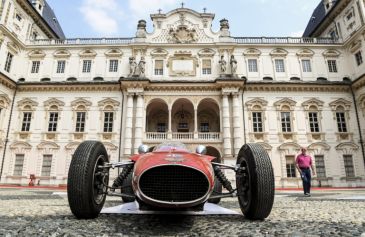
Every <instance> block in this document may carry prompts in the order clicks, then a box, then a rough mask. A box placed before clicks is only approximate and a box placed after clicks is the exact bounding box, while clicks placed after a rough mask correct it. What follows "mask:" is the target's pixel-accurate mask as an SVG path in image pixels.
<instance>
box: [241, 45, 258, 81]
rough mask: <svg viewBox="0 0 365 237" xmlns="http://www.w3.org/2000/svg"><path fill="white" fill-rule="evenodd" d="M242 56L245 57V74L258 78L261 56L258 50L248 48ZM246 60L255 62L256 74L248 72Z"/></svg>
mask: <svg viewBox="0 0 365 237" xmlns="http://www.w3.org/2000/svg"><path fill="white" fill-rule="evenodd" d="M243 56H244V57H245V63H246V72H247V74H250V75H257V76H258V75H259V72H260V56H261V51H260V50H258V49H255V48H249V49H246V50H245V51H244V52H243ZM248 60H256V66H257V72H250V70H249V64H248Z"/></svg>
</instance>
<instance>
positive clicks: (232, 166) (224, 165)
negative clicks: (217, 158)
mask: <svg viewBox="0 0 365 237" xmlns="http://www.w3.org/2000/svg"><path fill="white" fill-rule="evenodd" d="M212 165H213V167H217V166H218V167H219V168H221V169H230V170H233V171H235V172H237V171H242V170H246V168H245V167H240V166H239V164H237V165H226V164H221V163H216V162H212Z"/></svg>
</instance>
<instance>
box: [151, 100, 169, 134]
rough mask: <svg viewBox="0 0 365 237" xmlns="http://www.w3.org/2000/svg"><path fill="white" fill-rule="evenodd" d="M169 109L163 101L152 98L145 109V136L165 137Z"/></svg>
mask: <svg viewBox="0 0 365 237" xmlns="http://www.w3.org/2000/svg"><path fill="white" fill-rule="evenodd" d="M168 121H169V109H168V106H167V104H166V102H165V101H163V100H161V99H154V100H152V101H151V102H150V103H149V104H148V106H147V109H146V138H147V139H152V140H159V139H166V138H167V132H168Z"/></svg>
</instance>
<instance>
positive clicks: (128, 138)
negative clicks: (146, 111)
mask: <svg viewBox="0 0 365 237" xmlns="http://www.w3.org/2000/svg"><path fill="white" fill-rule="evenodd" d="M132 127H133V94H129V93H128V94H127V110H126V121H125V128H124V129H125V131H124V154H125V155H126V156H129V155H131V154H132Z"/></svg>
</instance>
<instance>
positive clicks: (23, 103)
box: [18, 98, 38, 110]
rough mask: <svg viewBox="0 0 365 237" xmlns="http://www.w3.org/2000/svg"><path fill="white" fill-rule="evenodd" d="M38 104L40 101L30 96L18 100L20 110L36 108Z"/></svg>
mask: <svg viewBox="0 0 365 237" xmlns="http://www.w3.org/2000/svg"><path fill="white" fill-rule="evenodd" d="M37 106H38V102H36V101H34V100H32V99H30V98H24V99H22V100H19V101H18V107H19V110H35V109H36V107H37Z"/></svg>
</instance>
